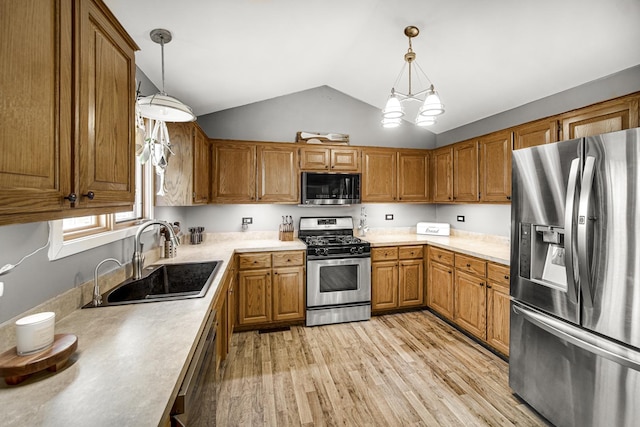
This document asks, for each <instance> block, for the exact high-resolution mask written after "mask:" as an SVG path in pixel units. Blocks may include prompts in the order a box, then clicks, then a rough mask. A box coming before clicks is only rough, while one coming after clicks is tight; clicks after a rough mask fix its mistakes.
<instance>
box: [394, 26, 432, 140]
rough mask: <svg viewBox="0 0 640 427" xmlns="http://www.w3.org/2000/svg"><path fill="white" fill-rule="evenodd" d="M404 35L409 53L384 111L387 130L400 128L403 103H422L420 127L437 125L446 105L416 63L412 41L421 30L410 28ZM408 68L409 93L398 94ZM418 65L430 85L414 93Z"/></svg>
mask: <svg viewBox="0 0 640 427" xmlns="http://www.w3.org/2000/svg"><path fill="white" fill-rule="evenodd" d="M404 34H405V35H406V36H407V37H408V39H409V49H408V50H407V53H405V55H404V64H403V65H402V69H401V70H400V74H399V75H398V78H397V79H396V81H395V83H394V85H393V87H392V88H391V94H390V95H389V98H388V99H387V103H386V105H385V107H384V109H383V110H382V126H383V127H385V128H393V127H398V126H400V124H401V123H402V117H403V116H404V114H405V113H404V109H403V107H402V104H401V102H404V101H419V102H421V103H422V106H421V107H420V110H419V111H418V115H417V117H416V119H415V124H416V125H418V126H430V125H433V124H435V122H436V116H439V115H441V114H443V113H444V105H443V104H442V102H441V101H440V97H439V96H438V93H437V92H436V91H435V89H434V86H433V83H432V82H431V79H430V78H429V76H427V73H425V72H424V70H423V69H422V67H421V66H420V65H419V64H418V62H417V61H416V53H415V52H414V51H413V43H412V39H413V38H414V37H416V36H418V34H420V30H419V29H418V28H417V27H414V26H408V27H406V28H405V29H404ZM407 64H409V66H408V77H409V83H408V88H409V92H408V93H406V94H405V93H402V92H398V91H397V90H396V89H395V88H396V86H397V85H398V82H399V81H400V78H401V77H402V74H403V73H404V69H405V67H406V66H407ZM414 64H415V65H416V69H417V70H418V71H419V72H421V73H422V74H423V75H424V77H425V78H426V79H427V82H428V83H429V87H428V88H427V89H424V90H422V91H420V92H417V93H413V77H414V73H413V65H414ZM416 77H417V78H418V80H420V78H419V77H420V76H419V74H417V76H416ZM422 95H425V97H424V99H422V98H420V97H421V96H422Z"/></svg>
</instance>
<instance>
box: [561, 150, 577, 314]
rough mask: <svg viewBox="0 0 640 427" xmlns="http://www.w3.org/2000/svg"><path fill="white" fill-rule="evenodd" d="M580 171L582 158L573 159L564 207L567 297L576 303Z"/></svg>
mask: <svg viewBox="0 0 640 427" xmlns="http://www.w3.org/2000/svg"><path fill="white" fill-rule="evenodd" d="M579 173H580V159H573V160H572V161H571V168H570V169H569V182H568V183H567V199H566V201H565V208H564V263H565V269H566V271H567V273H566V274H567V297H568V298H569V301H571V302H572V303H574V304H577V303H578V295H577V293H578V291H577V289H576V288H577V287H578V278H577V277H576V272H575V266H574V263H573V260H574V256H575V242H574V234H573V231H574V230H573V224H574V218H575V204H576V203H575V202H576V190H577V185H578V174H579Z"/></svg>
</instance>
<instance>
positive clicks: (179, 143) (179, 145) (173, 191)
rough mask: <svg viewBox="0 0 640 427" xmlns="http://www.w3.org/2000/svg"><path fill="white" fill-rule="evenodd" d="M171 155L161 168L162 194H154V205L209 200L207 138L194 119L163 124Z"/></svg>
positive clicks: (183, 204) (187, 204)
mask: <svg viewBox="0 0 640 427" xmlns="http://www.w3.org/2000/svg"><path fill="white" fill-rule="evenodd" d="M167 129H168V130H169V136H170V138H171V150H172V151H173V152H174V153H175V156H171V157H170V158H169V161H168V165H167V168H166V170H165V188H166V194H165V195H164V196H158V195H156V206H192V205H200V204H206V203H208V202H209V192H210V187H211V186H210V179H209V170H210V162H211V150H210V146H209V141H208V139H207V137H206V135H205V134H204V132H203V131H202V129H200V126H198V125H197V123H195V122H188V123H167Z"/></svg>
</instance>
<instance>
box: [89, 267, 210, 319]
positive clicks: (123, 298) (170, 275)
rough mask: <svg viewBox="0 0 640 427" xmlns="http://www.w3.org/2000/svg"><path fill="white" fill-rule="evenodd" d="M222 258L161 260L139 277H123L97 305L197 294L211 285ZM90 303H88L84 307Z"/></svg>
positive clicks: (201, 294) (163, 299) (186, 296)
mask: <svg viewBox="0 0 640 427" xmlns="http://www.w3.org/2000/svg"><path fill="white" fill-rule="evenodd" d="M221 264H222V261H208V262H189V263H182V264H162V265H155V266H150V267H147V268H145V269H144V276H143V277H142V278H140V279H137V280H133V279H127V280H125V281H124V282H122V283H121V284H119V285H118V286H116V287H115V288H113V289H112V290H110V291H108V292H106V293H104V294H102V304H101V305H100V307H104V306H110V305H123V304H137V303H143V302H156V301H170V300H178V299H187V298H201V297H203V296H204V295H205V294H206V293H207V290H208V289H209V286H211V283H212V282H213V279H214V278H215V276H216V273H217V272H218V269H219V267H220V265H221ZM89 307H93V304H92V303H89V304H87V305H86V306H85V308H89Z"/></svg>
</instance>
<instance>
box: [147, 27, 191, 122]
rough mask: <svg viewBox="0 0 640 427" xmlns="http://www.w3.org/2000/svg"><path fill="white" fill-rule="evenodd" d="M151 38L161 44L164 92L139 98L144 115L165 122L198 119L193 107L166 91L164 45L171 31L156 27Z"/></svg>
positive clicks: (169, 37) (167, 41)
mask: <svg viewBox="0 0 640 427" xmlns="http://www.w3.org/2000/svg"><path fill="white" fill-rule="evenodd" d="M149 36H150V37H151V40H153V41H154V42H156V43H158V44H160V49H161V53H162V92H159V93H156V94H155V95H149V96H146V97H144V98H140V99H139V100H138V107H139V109H140V114H142V117H146V118H148V119H154V120H160V121H163V122H192V121H194V120H195V119H196V116H195V115H194V114H193V111H192V110H191V107H189V106H188V105H186V104H184V103H182V102H181V101H180V100H178V99H177V98H174V97H173V96H170V95H167V93H166V92H165V91H164V45H165V43H169V42H170V41H171V33H170V32H169V31H168V30H165V29H163V28H156V29H155V30H152V31H151V33H150V34H149Z"/></svg>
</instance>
